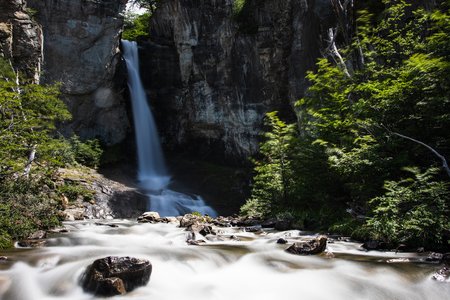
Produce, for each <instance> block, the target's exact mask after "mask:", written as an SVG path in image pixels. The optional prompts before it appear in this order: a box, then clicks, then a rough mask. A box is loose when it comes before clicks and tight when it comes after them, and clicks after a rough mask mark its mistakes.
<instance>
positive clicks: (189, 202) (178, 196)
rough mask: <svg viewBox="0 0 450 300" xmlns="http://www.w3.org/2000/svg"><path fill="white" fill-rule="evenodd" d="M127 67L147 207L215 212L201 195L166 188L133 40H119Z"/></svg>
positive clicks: (168, 211) (163, 212)
mask: <svg viewBox="0 0 450 300" xmlns="http://www.w3.org/2000/svg"><path fill="white" fill-rule="evenodd" d="M122 47H123V50H124V53H123V57H124V58H125V61H126V64H127V69H128V87H129V89H130V96H131V103H132V107H133V117H134V127H135V132H136V143H137V152H138V153H137V154H138V168H139V171H138V180H139V182H140V185H141V187H142V188H143V189H145V190H146V191H148V196H149V198H150V210H153V211H157V212H159V214H160V215H162V216H174V215H180V214H185V213H189V212H193V211H197V212H200V213H202V214H208V215H210V216H216V212H215V211H214V210H213V209H212V208H211V207H209V206H207V205H206V204H205V203H204V201H203V199H201V198H200V197H191V196H189V195H186V194H182V193H177V192H174V191H171V190H168V189H167V186H168V184H169V182H170V176H169V175H168V172H167V169H166V166H165V164H164V158H163V154H162V150H161V145H160V142H159V137H158V131H157V129H156V125H155V121H154V119H153V115H152V112H151V110H150V107H149V105H148V100H147V96H146V94H145V91H144V87H143V85H142V82H141V78H140V75H139V56H138V48H137V44H136V42H130V41H122Z"/></svg>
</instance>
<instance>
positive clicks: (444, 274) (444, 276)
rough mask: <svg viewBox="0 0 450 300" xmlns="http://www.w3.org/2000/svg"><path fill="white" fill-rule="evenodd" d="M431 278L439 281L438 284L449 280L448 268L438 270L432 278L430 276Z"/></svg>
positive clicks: (449, 272) (449, 270)
mask: <svg viewBox="0 0 450 300" xmlns="http://www.w3.org/2000/svg"><path fill="white" fill-rule="evenodd" d="M431 278H433V279H434V280H436V281H440V282H446V281H448V280H449V278H450V269H449V267H443V268H442V269H440V270H439V271H437V272H436V273H434V274H433V276H431Z"/></svg>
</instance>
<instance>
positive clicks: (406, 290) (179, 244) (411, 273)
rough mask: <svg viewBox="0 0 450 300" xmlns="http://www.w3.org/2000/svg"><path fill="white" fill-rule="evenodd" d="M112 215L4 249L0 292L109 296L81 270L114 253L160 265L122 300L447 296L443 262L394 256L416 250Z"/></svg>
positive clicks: (19, 297)
mask: <svg viewBox="0 0 450 300" xmlns="http://www.w3.org/2000/svg"><path fill="white" fill-rule="evenodd" d="M112 222H113V223H112V224H114V225H115V226H117V227H115V228H113V227H109V226H96V225H95V223H94V222H93V221H84V222H80V221H78V222H66V223H65V226H66V228H67V230H68V231H69V233H64V234H58V235H53V236H52V237H50V238H49V239H48V240H47V242H48V247H46V248H41V249H12V250H8V251H3V252H2V253H1V254H0V256H7V257H8V259H7V260H3V261H2V260H0V299H2V300H100V299H105V298H101V297H95V296H92V295H90V294H87V293H85V292H83V290H82V288H81V287H80V285H79V278H80V275H81V274H82V273H83V271H84V270H85V269H86V267H87V266H88V265H89V264H91V263H92V262H93V261H94V260H95V259H97V258H101V257H105V256H108V255H113V256H132V257H137V258H141V259H148V260H149V261H150V262H151V263H152V265H153V272H152V275H151V278H150V282H149V283H148V284H147V285H146V286H143V287H140V288H138V289H136V290H134V291H132V292H131V293H129V294H126V295H123V296H116V297H114V298H111V299H115V300H119V299H120V300H149V299H151V300H173V299H183V300H222V299H223V300H225V299H227V300H228V299H248V300H256V299H258V300H275V299H307V300H330V299H332V300H354V299H358V300H359V299H365V300H394V299H395V300H443V299H449V297H448V295H450V283H448V282H436V281H434V280H432V279H431V275H432V274H433V273H434V272H435V271H436V270H438V269H439V268H441V267H442V266H439V265H429V264H413V263H406V262H405V263H401V262H400V263H388V260H389V259H392V258H397V259H400V261H402V260H403V261H405V260H407V259H413V258H415V257H418V256H419V255H420V254H417V253H395V252H377V251H368V252H366V251H361V250H360V249H359V244H356V243H349V242H343V241H339V240H336V241H335V242H334V243H330V244H329V245H328V250H331V251H332V252H333V253H334V255H335V258H327V257H326V256H324V255H318V256H297V255H292V254H289V253H287V252H286V251H284V249H286V248H287V247H288V246H287V245H280V244H277V240H278V239H279V238H285V239H291V240H298V241H300V240H303V239H307V238H310V236H304V234H305V233H302V232H299V231H296V230H291V231H285V232H276V231H267V232H266V233H265V234H258V233H251V232H244V231H242V230H239V229H238V228H220V229H215V230H217V232H218V234H217V236H210V237H209V238H208V239H206V240H207V242H206V243H204V244H203V245H202V246H189V245H187V243H186V235H187V234H188V233H187V232H186V231H184V229H183V228H179V227H177V225H176V224H137V223H136V222H132V221H125V220H115V221H112ZM110 224H111V223H110ZM219 230H220V231H219ZM213 238H215V240H214V239H213ZM210 239H213V240H210ZM425 257H426V256H425ZM402 258H403V259H402Z"/></svg>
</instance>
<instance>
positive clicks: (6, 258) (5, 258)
mask: <svg viewBox="0 0 450 300" xmlns="http://www.w3.org/2000/svg"><path fill="white" fill-rule="evenodd" d="M5 260H8V257H7V256H0V261H5Z"/></svg>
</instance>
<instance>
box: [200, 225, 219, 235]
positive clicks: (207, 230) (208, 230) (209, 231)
mask: <svg viewBox="0 0 450 300" xmlns="http://www.w3.org/2000/svg"><path fill="white" fill-rule="evenodd" d="M201 227H202V228H201V229H200V230H199V231H198V233H200V234H201V235H203V236H207V235H215V234H216V232H215V231H214V230H213V228H212V227H211V226H209V225H202V226H201Z"/></svg>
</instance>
